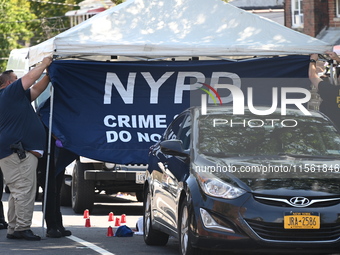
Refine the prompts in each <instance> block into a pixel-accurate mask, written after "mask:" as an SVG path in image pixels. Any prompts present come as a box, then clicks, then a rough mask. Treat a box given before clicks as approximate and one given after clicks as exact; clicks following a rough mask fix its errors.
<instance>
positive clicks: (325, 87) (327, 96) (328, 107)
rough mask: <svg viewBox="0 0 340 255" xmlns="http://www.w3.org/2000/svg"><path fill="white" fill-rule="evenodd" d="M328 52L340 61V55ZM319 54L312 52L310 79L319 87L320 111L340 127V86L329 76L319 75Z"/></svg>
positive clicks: (332, 57)
mask: <svg viewBox="0 0 340 255" xmlns="http://www.w3.org/2000/svg"><path fill="white" fill-rule="evenodd" d="M326 54H327V55H328V56H329V57H330V58H331V59H332V60H335V61H337V62H338V63H340V57H339V56H338V55H337V54H336V53H335V52H332V51H327V52H326ZM318 59H319V55H318V54H311V56H310V64H309V79H310V81H311V82H312V84H313V86H314V87H315V88H316V89H317V91H318V94H319V95H320V97H321V99H322V102H321V104H320V111H321V112H322V113H324V114H325V115H327V116H328V117H329V118H330V119H331V120H332V121H333V123H334V124H335V125H336V126H337V127H338V128H339V129H340V118H339V116H340V100H339V99H340V86H336V85H334V84H332V83H330V80H329V78H328V77H326V78H324V79H323V78H321V77H319V72H318V69H317V66H316V64H317V61H318Z"/></svg>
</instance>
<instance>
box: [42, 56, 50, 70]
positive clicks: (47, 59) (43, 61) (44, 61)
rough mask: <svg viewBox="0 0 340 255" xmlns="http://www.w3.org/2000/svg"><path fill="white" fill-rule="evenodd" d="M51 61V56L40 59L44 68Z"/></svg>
mask: <svg viewBox="0 0 340 255" xmlns="http://www.w3.org/2000/svg"><path fill="white" fill-rule="evenodd" d="M51 63H52V57H51V56H48V57H44V59H43V60H42V63H41V64H42V65H43V66H44V67H45V68H46V67H48V66H49V65H50V64H51Z"/></svg>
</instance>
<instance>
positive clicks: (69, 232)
mask: <svg viewBox="0 0 340 255" xmlns="http://www.w3.org/2000/svg"><path fill="white" fill-rule="evenodd" d="M58 230H59V232H60V233H61V235H62V236H70V235H72V232H71V231H70V230H67V229H65V228H58Z"/></svg>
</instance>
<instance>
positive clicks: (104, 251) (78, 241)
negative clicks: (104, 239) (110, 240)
mask: <svg viewBox="0 0 340 255" xmlns="http://www.w3.org/2000/svg"><path fill="white" fill-rule="evenodd" d="M67 238H69V239H71V240H72V241H75V242H77V243H80V244H82V245H84V246H86V247H88V248H90V249H92V250H94V251H96V252H98V253H100V254H102V255H115V254H114V253H111V252H109V251H107V250H104V249H102V248H100V247H98V246H97V245H95V244H93V243H90V242H86V241H84V240H82V239H80V238H78V237H76V236H67Z"/></svg>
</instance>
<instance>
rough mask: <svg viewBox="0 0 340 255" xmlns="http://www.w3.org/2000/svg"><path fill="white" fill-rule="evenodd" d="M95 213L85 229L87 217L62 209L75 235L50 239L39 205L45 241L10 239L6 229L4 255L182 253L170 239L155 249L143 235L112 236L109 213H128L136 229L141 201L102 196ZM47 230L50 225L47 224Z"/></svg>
mask: <svg viewBox="0 0 340 255" xmlns="http://www.w3.org/2000/svg"><path fill="white" fill-rule="evenodd" d="M7 200H8V194H6V193H4V195H3V203H4V207H5V215H7ZM98 200H99V202H97V203H96V205H95V208H94V210H93V212H92V213H91V215H90V224H91V227H85V223H86V220H85V219H84V218H83V215H77V214H75V213H74V212H73V210H72V209H71V208H69V207H62V213H63V220H64V226H65V227H66V228H67V229H69V230H71V231H72V236H70V237H62V238H47V237H44V236H45V231H46V230H45V229H44V228H43V227H42V225H43V223H42V212H41V211H42V210H41V208H42V203H41V202H39V201H37V202H36V203H35V209H34V216H33V224H32V230H33V232H34V233H35V234H38V235H40V236H42V237H43V238H42V240H41V241H26V240H11V239H7V238H6V230H0V254H11V255H17V254H20V255H28V254H29V255H31V254H35V255H46V254H51V255H52V254H53V255H59V254H62V255H66V254H67V255H73V254H80V255H87V254H89V255H91V254H105V255H111V254H114V255H127V254H131V255H133V254H138V255H139V254H141V255H142V254H148V255H149V254H150V255H152V254H163V255H170V254H178V241H177V240H176V239H173V238H170V239H169V243H168V244H167V245H166V246H165V247H151V246H147V245H146V244H145V243H144V240H143V236H141V235H134V236H133V237H109V236H107V230H108V227H109V226H112V227H113V230H114V231H115V230H116V229H117V226H116V227H115V224H114V223H115V221H114V222H110V221H108V220H109V213H110V212H113V213H114V216H115V217H119V218H120V217H121V215H122V214H126V219H127V223H126V225H127V226H128V227H130V228H131V229H132V230H136V223H137V220H138V219H139V217H141V216H142V212H143V204H142V203H139V202H137V200H136V199H135V197H133V196H122V197H114V196H111V197H109V198H107V196H102V197H99V199H98ZM6 217H7V216H6ZM44 226H45V227H46V225H45V224H44Z"/></svg>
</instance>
